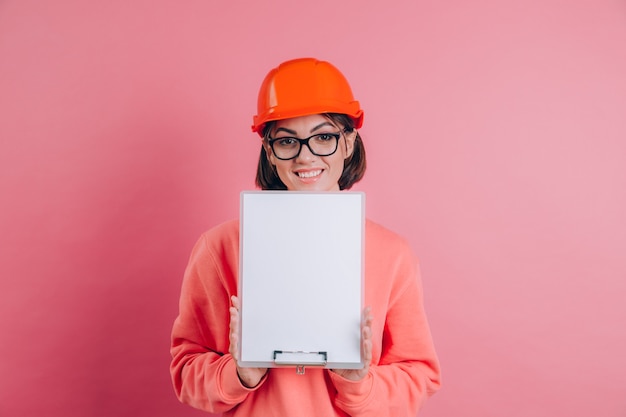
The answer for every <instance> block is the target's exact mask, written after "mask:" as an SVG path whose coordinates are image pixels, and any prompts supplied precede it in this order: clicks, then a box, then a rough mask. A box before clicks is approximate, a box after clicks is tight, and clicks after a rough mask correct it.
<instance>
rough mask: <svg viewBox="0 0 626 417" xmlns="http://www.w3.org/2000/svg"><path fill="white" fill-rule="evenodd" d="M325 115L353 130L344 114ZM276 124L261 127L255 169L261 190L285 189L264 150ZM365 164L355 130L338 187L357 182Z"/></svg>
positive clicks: (345, 186) (343, 188)
mask: <svg viewBox="0 0 626 417" xmlns="http://www.w3.org/2000/svg"><path fill="white" fill-rule="evenodd" d="M324 116H325V117H327V118H328V119H330V120H331V121H332V122H334V123H336V124H338V125H340V126H343V128H344V131H345V132H346V133H350V132H352V131H353V130H354V121H353V120H352V119H351V118H350V117H349V116H347V115H345V114H339V113H325V114H324ZM275 124H276V121H271V122H267V124H266V125H265V126H264V127H263V146H261V153H260V155H259V163H258V165H257V171H256V185H257V186H258V187H259V188H261V189H262V190H286V189H287V187H286V186H285V184H283V182H282V181H281V180H280V178H279V177H278V173H277V172H276V168H275V167H274V166H273V165H272V164H271V163H270V161H269V159H268V157H267V153H266V152H265V145H267V143H268V140H269V136H270V132H271V130H272V127H273V126H274V125H275ZM366 166H367V164H366V161H365V146H364V145H363V140H362V139H361V135H359V132H358V131H357V132H356V139H355V140H354V150H353V151H352V155H350V156H349V157H348V158H346V160H345V161H344V163H343V173H342V174H341V177H340V178H339V189H340V190H349V189H350V188H352V186H353V185H354V184H356V183H357V182H359V181H360V180H361V178H363V175H364V174H365V168H366Z"/></svg>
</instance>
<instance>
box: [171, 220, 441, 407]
mask: <svg viewBox="0 0 626 417" xmlns="http://www.w3.org/2000/svg"><path fill="white" fill-rule="evenodd" d="M365 239H366V240H365V248H366V249H365V305H366V306H370V307H371V308H372V316H373V317H374V321H373V324H372V333H373V339H372V342H373V352H372V364H371V367H370V371H369V374H368V376H367V377H366V378H364V379H363V380H361V381H357V382H355V381H349V380H346V379H344V378H342V377H340V376H339V375H337V374H335V373H333V372H330V371H329V370H325V369H320V368H313V367H307V368H306V373H305V374H304V375H297V374H296V372H295V370H294V369H293V368H272V369H270V370H269V371H268V373H267V374H266V376H265V377H264V378H263V380H261V382H260V383H259V384H258V385H257V386H256V387H254V388H252V389H249V388H246V387H245V386H243V385H242V384H241V382H240V381H239V378H238V376H237V372H236V366H235V362H234V360H233V358H232V356H231V355H230V354H229V353H228V348H229V337H228V336H229V322H230V318H229V311H228V309H229V307H230V296H231V295H236V294H237V271H238V265H239V262H238V257H239V222H238V221H236V220H235V221H231V222H227V223H223V224H221V225H219V226H217V227H215V228H213V229H211V230H209V231H208V232H206V233H204V234H203V235H202V236H201V238H200V239H199V240H198V243H197V244H196V246H195V247H194V249H193V251H192V253H191V258H190V260H189V265H188V266H187V269H186V271H185V277H184V280H183V285H182V290H181V297H180V313H179V316H178V317H177V319H176V321H175V323H174V326H173V330H172V347H171V353H172V358H173V360H172V363H171V369H170V371H171V375H172V381H173V384H174V388H175V390H176V394H177V396H178V398H179V399H180V400H181V401H182V402H184V403H187V404H189V405H191V406H193V407H196V408H199V409H202V410H206V411H209V412H213V413H223V415H224V416H246V417H249V416H260V417H265V416H299V417H308V416H311V417H312V416H315V417H319V416H325V417H326V416H355V417H356V416H363V417H365V416H373V417H374V416H375V417H386V416H389V417H403V416H411V417H414V416H415V415H416V414H417V411H418V410H419V408H420V406H421V404H422V403H423V402H424V400H425V399H426V398H427V397H428V396H430V395H431V394H433V393H434V392H435V391H437V390H438V389H439V386H440V369H439V362H438V359H437V355H436V353H435V349H434V346H433V342H432V338H431V334H430V330H429V327H428V322H427V320H426V315H425V313H424V308H423V302H422V286H421V281H420V276H419V270H418V268H417V264H416V261H415V259H414V257H413V255H412V253H411V251H410V248H409V246H408V245H407V243H406V242H405V241H404V239H402V238H400V237H399V236H397V235H396V234H394V233H392V232H390V231H389V230H387V229H385V228H383V227H382V226H380V225H378V224H376V223H373V222H371V221H369V220H368V221H367V222H366V228H365Z"/></svg>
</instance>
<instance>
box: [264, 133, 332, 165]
mask: <svg viewBox="0 0 626 417" xmlns="http://www.w3.org/2000/svg"><path fill="white" fill-rule="evenodd" d="M340 137H341V134H340V133H318V134H317V135H313V136H309V137H308V138H306V139H299V138H294V137H290V136H285V137H282V138H275V139H270V140H269V144H270V147H271V148H272V152H274V156H275V157H276V158H278V159H281V160H283V161H287V160H289V159H293V158H296V157H297V156H298V155H300V151H301V150H302V145H306V146H307V147H308V148H309V150H310V151H311V153H312V154H313V155H317V156H330V155H332V154H334V153H335V152H337V144H338V143H339V138H340Z"/></svg>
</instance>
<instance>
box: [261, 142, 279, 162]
mask: <svg viewBox="0 0 626 417" xmlns="http://www.w3.org/2000/svg"><path fill="white" fill-rule="evenodd" d="M263 148H264V149H265V155H267V160H268V161H269V163H270V165H272V166H276V159H275V157H274V153H273V152H272V147H271V146H270V145H269V144H268V143H267V142H266V141H263Z"/></svg>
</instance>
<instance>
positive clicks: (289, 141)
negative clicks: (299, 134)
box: [276, 138, 296, 146]
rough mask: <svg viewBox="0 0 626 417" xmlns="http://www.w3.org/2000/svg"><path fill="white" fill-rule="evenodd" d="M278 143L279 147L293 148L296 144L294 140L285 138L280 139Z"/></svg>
mask: <svg viewBox="0 0 626 417" xmlns="http://www.w3.org/2000/svg"><path fill="white" fill-rule="evenodd" d="M276 142H278V145H279V146H293V145H294V144H295V143H296V140H295V139H294V138H283V139H278V140H277V141H276Z"/></svg>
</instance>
